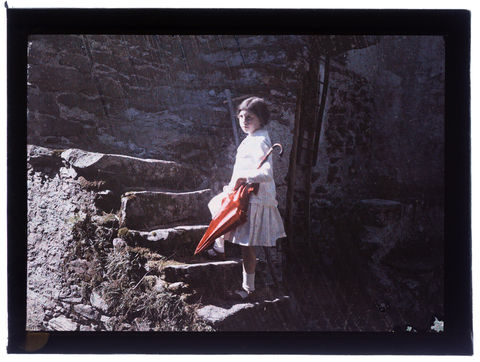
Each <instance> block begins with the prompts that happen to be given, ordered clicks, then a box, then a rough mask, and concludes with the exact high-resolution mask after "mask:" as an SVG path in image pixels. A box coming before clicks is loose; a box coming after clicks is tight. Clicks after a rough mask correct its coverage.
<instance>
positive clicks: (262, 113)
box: [207, 97, 286, 300]
mask: <svg viewBox="0 0 480 362" xmlns="http://www.w3.org/2000/svg"><path fill="white" fill-rule="evenodd" d="M237 116H238V120H239V123H240V127H241V129H242V130H243V132H245V133H246V134H247V135H248V136H247V137H246V138H245V139H244V140H243V142H242V143H241V144H240V146H239V147H238V150H237V156H236V160H235V166H234V169H233V175H232V179H231V181H230V183H229V184H228V185H227V186H225V187H224V190H223V191H224V192H223V193H222V194H220V195H218V196H216V197H214V198H213V199H212V201H211V202H210V203H209V205H208V206H209V208H210V211H211V212H212V215H214V214H215V212H216V211H217V210H218V208H219V207H220V203H221V200H222V199H223V198H224V197H225V194H226V193H229V192H231V191H233V190H236V189H237V188H238V187H239V186H240V185H241V184H243V183H259V185H260V187H259V190H258V193H257V194H252V195H251V197H250V204H249V206H248V217H247V222H246V223H245V224H243V225H241V226H239V227H238V228H237V229H235V230H233V231H231V232H230V233H229V234H227V235H225V236H224V237H221V238H218V239H217V240H215V243H214V246H213V248H212V249H210V250H208V251H207V255H208V257H209V258H211V259H216V260H225V247H224V241H225V240H230V241H231V242H232V243H234V244H238V245H240V246H241V250H242V257H243V283H242V288H241V289H240V290H237V291H235V292H234V293H233V294H232V297H233V299H236V300H245V299H247V298H249V299H250V298H251V297H252V293H253V292H254V291H255V266H256V256H255V246H270V247H272V246H275V243H276V241H277V239H279V238H282V237H285V236H286V235H285V231H284V227H283V222H282V219H281V216H280V213H279V212H278V209H277V205H278V203H277V200H276V192H275V182H274V180H273V164H272V156H269V157H268V159H267V161H266V162H265V163H264V164H263V166H262V167H261V168H260V169H257V166H258V165H259V163H260V161H261V159H262V157H263V156H264V155H265V154H266V153H267V152H268V150H269V149H270V147H271V146H272V143H271V141H270V137H269V135H268V132H267V131H266V130H265V129H264V127H265V126H266V125H267V123H268V121H269V119H270V112H269V110H268V108H267V106H266V104H265V101H264V100H263V99H261V98H257V97H251V98H248V99H245V100H244V101H243V102H242V103H241V104H240V106H239V107H238V110H237Z"/></svg>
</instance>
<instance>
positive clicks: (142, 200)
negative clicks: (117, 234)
mask: <svg viewBox="0 0 480 362" xmlns="http://www.w3.org/2000/svg"><path fill="white" fill-rule="evenodd" d="M211 198H212V192H211V190H209V189H207V190H200V191H192V192H163V191H139V192H128V193H126V194H125V195H124V196H123V197H122V206H121V225H122V226H124V227H127V228H129V229H134V230H141V229H148V228H153V227H155V226H157V228H159V226H160V225H161V226H163V227H169V226H172V225H173V226H175V224H176V225H182V226H183V225H199V224H200V225H204V224H208V223H209V222H210V220H211V215H210V212H209V210H208V207H207V204H208V202H209V201H210V199H211Z"/></svg>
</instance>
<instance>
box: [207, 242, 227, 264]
mask: <svg viewBox="0 0 480 362" xmlns="http://www.w3.org/2000/svg"><path fill="white" fill-rule="evenodd" d="M207 256H208V258H209V259H213V260H219V261H222V260H225V259H226V258H225V238H224V237H223V236H220V237H219V238H218V239H215V242H214V243H213V248H211V249H209V250H207Z"/></svg>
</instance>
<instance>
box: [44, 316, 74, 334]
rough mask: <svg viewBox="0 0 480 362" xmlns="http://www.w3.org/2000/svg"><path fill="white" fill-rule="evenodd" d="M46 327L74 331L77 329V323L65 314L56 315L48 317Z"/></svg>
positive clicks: (54, 329)
mask: <svg viewBox="0 0 480 362" xmlns="http://www.w3.org/2000/svg"><path fill="white" fill-rule="evenodd" d="M48 328H49V329H50V330H53V331H65V332H69V331H76V330H77V329H78V323H76V322H74V321H72V320H71V319H69V318H67V317H65V316H58V317H56V318H52V319H50V321H49V322H48Z"/></svg>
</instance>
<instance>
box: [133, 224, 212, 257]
mask: <svg viewBox="0 0 480 362" xmlns="http://www.w3.org/2000/svg"><path fill="white" fill-rule="evenodd" d="M207 228H208V225H186V226H177V227H173V228H167V229H154V230H151V231H138V230H130V234H131V240H132V241H131V242H132V243H134V244H135V245H136V246H140V247H144V248H148V249H151V250H154V251H157V252H167V251H174V250H176V249H178V248H180V247H181V246H183V245H185V244H187V243H198V242H199V241H200V240H201V238H202V237H203V235H204V234H205V231H206V230H207Z"/></svg>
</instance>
